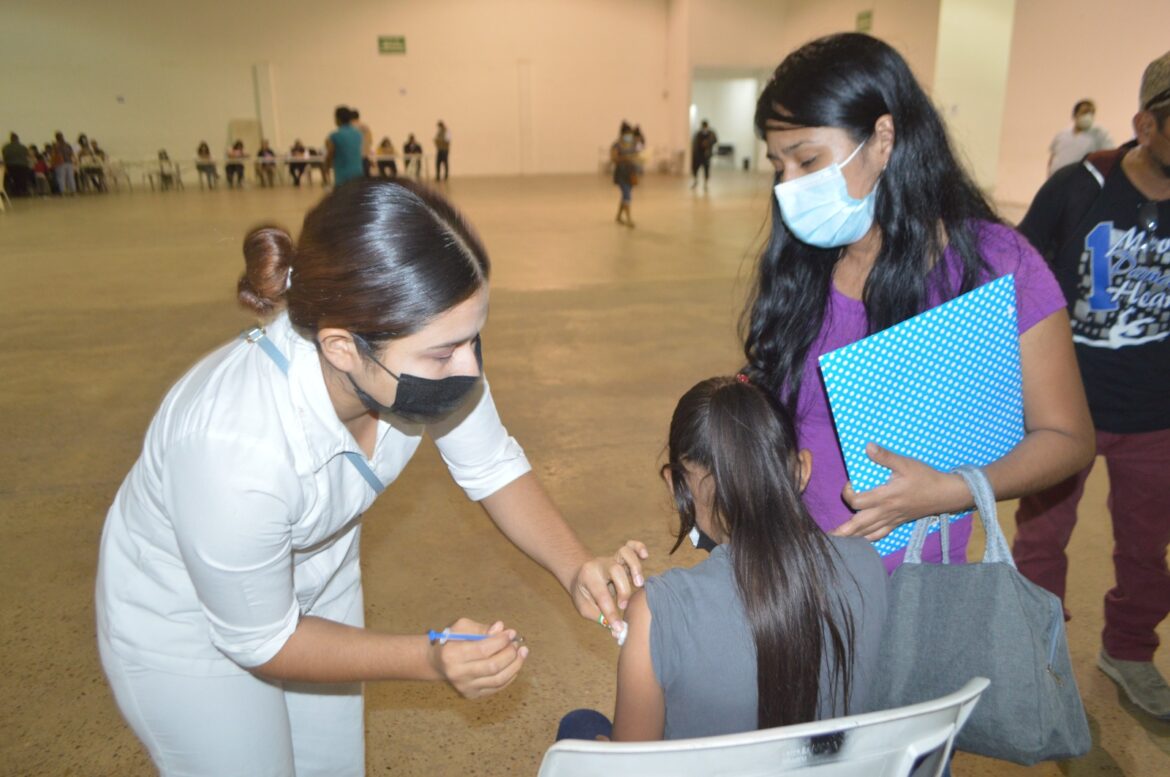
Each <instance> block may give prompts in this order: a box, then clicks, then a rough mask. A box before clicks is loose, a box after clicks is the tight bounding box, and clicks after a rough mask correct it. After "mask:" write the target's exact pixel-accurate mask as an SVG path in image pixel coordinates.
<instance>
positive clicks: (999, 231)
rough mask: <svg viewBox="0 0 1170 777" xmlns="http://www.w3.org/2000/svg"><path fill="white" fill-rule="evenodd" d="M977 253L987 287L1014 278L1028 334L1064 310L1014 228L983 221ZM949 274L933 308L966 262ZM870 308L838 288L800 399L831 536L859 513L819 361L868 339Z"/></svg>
mask: <svg viewBox="0 0 1170 777" xmlns="http://www.w3.org/2000/svg"><path fill="white" fill-rule="evenodd" d="M979 249H980V253H981V254H982V256H983V259H984V261H985V262H986V263H987V265H988V267H990V268H991V273H990V275H988V276H987V277H985V278H982V279H981V283H986V282H988V281H991V280H994V279H995V278H999V277H1001V276H1004V275H1007V274H1009V273H1014V274H1015V279H1016V310H1017V317H1018V319H1019V329H1020V332H1021V333H1023V332H1025V331H1027V330H1028V329H1031V328H1032V327H1033V326H1035V325H1036V324H1037V323H1039V322H1040V321H1041V320H1043V319H1045V318H1047V317H1048V316H1050V315H1051V314H1053V313H1055V312H1056V311H1058V310H1063V309H1064V308H1065V300H1064V295H1063V294H1062V293H1061V291H1060V286H1059V285H1058V284H1057V282H1056V278H1055V277H1054V276H1053V274H1052V271H1051V270H1050V269H1049V268H1048V265H1047V264H1046V263H1045V261H1044V259H1043V258H1042V257H1041V256H1040V254H1038V253H1036V250H1035V249H1034V248H1032V246H1031V245H1030V244H1029V243H1028V241H1027V240H1025V239H1024V238H1023V237H1022V236H1021V235H1020V234H1019V233H1017V232H1016V231H1015V230H1013V229H1011V228H1009V227H1005V226H1002V225H999V224H991V223H983V224H981V225H980V227H979ZM940 271H943V272H946V278H947V282H948V283H947V286H948V288H950V289H951V292H950V294H949V295H947V296H946V297H945V298H944V297H943V295H941V294H940V293H939V292H938V290H937V288H932V289H930V291H929V292H928V298H927V307H928V308H933V307H936V306H938V305H940V304H942V303H943V302H946V301H947V300H949V299H952V298H954V297H955V296H956V292H957V291H958V289H959V285H960V283H961V281H962V262H961V261H960V259H959V257H958V255H957V254H956V253H955V252H954V251H952V250H951V249H949V248H948V249H947V250H946V251H945V252H944V253H943V259H942V262H940V263H939V265H938V267H937V268H936V269H935V270H934V272H940ZM866 330H867V326H866V318H865V305H864V304H863V303H862V302H861V300H856V299H853V298H851V297H847V296H845V295H844V294H842V293H841V292H839V291H837V289H836V287H835V286H834V287H833V288H832V291H831V293H830V296H829V305H828V308H827V309H826V311H825V322H824V324H823V325H822V327H821V333H820V335H818V337H817V339H816V340H815V341H813V344H812V347H811V348H810V349H809V352H808V357H807V358H806V359H805V363H804V372H803V375H804V378H803V380H802V382H801V387H800V395H799V397H798V399H797V415H798V423H797V429H798V437H799V441H800V447H802V448H807V449H808V450H809V451H811V452H812V476H811V478H810V479H809V482H808V488H807V489H806V490H805V492H804V501H805V504H806V505H807V506H808V509H809V512H810V513H812V516H813V518H814V519H816V522H817V523H818V524H819V525H820V527H821V528H822V529H824V530H825V531H832V530H833V529H835V528H836V527H838V526H840V525H841V524H843V523H845V522H846V521H847V520H849V519H850V518H851V517H852V515H853V513H852V511H851V510H850V509H849V507H848V506H847V505H846V504H845V502H844V501H843V500H842V499H841V490H842V489H843V488H845V483H846V482H847V481H848V479H849V478H848V476H847V475H846V474H845V461H844V459H843V458H842V456H841V447H840V445H839V444H838V443H837V431H836V428H835V427H834V426H833V418H832V415H831V414H830V412H829V400H828V397H827V395H826V394H825V384H824V381H823V379H822V378H821V372H820V367H819V365H818V363H817V359H818V357H820V356H821V355H822V354H825V353H828V352H829V351H832V350H835V349H837V348H841V347H843V346H846V345H849V344H850V343H854V342H857V341H858V340H860V339H862V338H864V337H865V336H866V335H867V334H868V332H867V331H866ZM950 536H951V558H952V560H953V561H955V562H957V563H962V562H963V561H964V560H965V558H966V552H967V540H968V539H970V537H971V519H970V518H966V519H964V520H962V521H958V522H956V523H955V524H954V525H953V526H952V527H951V533H950ZM904 555H905V551H898V552H896V553H892V554H890V555H888V556H885V557H884V558H883V559H882V560H883V562H884V563H885V565H886V569H887V570H890V571H892V570H893V569H894V568H895V567H896V566H898V565H899V564H901V563H902V557H903V556H904ZM923 559H924V560H927V561H936V562H937V561H940V560H941V559H942V553H941V550H940V548H939V540H938V535H937V534H934V535H932V536H931V537H930V538H929V539H928V540H927V543H926V548H925V550H924V551H923Z"/></svg>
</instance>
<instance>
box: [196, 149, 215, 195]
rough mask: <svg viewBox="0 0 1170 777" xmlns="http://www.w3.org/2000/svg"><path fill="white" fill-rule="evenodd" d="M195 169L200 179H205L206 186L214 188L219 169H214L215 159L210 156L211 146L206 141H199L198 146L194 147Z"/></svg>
mask: <svg viewBox="0 0 1170 777" xmlns="http://www.w3.org/2000/svg"><path fill="white" fill-rule="evenodd" d="M195 170H196V171H198V173H199V179H200V180H204V179H206V180H207V188H208V189H214V188H215V185H216V183H218V182H219V171H217V170H216V169H215V159H213V158H212V156H211V146H209V145H207V141H206V140H204V141H200V143H199V148H197V149H195Z"/></svg>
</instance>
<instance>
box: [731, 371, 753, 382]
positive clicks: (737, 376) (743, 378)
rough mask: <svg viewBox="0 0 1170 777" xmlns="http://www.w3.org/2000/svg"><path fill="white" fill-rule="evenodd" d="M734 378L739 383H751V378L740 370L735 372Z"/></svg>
mask: <svg viewBox="0 0 1170 777" xmlns="http://www.w3.org/2000/svg"><path fill="white" fill-rule="evenodd" d="M735 379H736V381H738V382H739V383H747V384H750V383H751V380H750V379H749V378H748V376H747V375H744V374H743V373H742V372H737V373H736V374H735Z"/></svg>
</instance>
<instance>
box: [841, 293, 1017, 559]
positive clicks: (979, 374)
mask: <svg viewBox="0 0 1170 777" xmlns="http://www.w3.org/2000/svg"><path fill="white" fill-rule="evenodd" d="M820 365H821V373H822V375H823V376H824V379H825V387H826V389H827V390H828V395H829V406H830V407H831V408H832V411H833V421H834V423H835V424H836V426H837V440H838V441H839V442H840V444H841V452H842V453H843V454H844V457H845V469H846V471H847V472H848V473H849V480H850V481H851V482H852V483H853V488H854V489H855V490H857V491H868V490H869V489H871V488H874V487H875V486H879V485H881V484H883V483H885V482H886V480H887V479H888V477H889V475H890V471H889V470H888V469H886V468H885V467H882V466H879V465H878V464H875V463H874V462H873V461H871V460H870V458H869V457H868V456H866V455H865V445H866V443H868V442H875V443H877V444H878V445H881V446H883V447H885V448H887V449H889V450H891V451H893V452H894V453H898V454H901V455H903V456H909V457H911V458H915V459H918V460H920V461H924V462H926V463H927V464H929V465H930V466H932V467H934V468H935V469H938V470H941V471H944V472H949V471H950V470H952V469H954V468H955V467H957V466H959V465H960V464H972V465H975V466H983V465H985V464H990V463H991V462H992V461H995V460H996V459H998V458H1000V457H1002V456H1003V455H1004V454H1006V453H1007V452H1008V451H1010V450H1011V449H1012V448H1014V447H1015V446H1016V444H1017V443H1019V441H1020V440H1022V439H1023V438H1024V394H1023V383H1022V380H1021V375H1020V338H1019V331H1018V329H1017V326H1016V286H1015V278H1014V277H1013V276H1012V275H1005V276H1003V277H1001V278H998V279H996V280H994V281H991V282H990V283H987V284H985V285H983V286H980V287H979V288H977V289H975V290H974V291H971V292H968V293H967V294H964V295H962V296H960V297H956V298H955V299H953V300H951V301H950V302H946V303H944V304H942V305H939V306H938V307H936V308H933V309H931V310H928V311H926V312H925V313H921V314H919V315H917V316H914V317H913V318H910V319H907V320H906V321H903V322H902V323H900V324H896V325H894V326H892V327H890V328H889V329H886V330H884V331H882V332H878V333H877V334H874V335H870V336H869V337H866V338H865V339H864V340H859V341H857V342H856V343H853V344H851V345H847V346H845V347H844V348H838V349H837V350H835V351H831V352H830V353H826V354H825V355H824V356H822V357H821V358H820ZM964 515H969V513H965V514H964ZM964 515H959V516H955V517H954V518H953V519H952V520H958V519H959V518H962V517H964ZM913 528H914V522H910V523H904V524H902V525H901V526H899V527H898V528H896V529H894V530H893V531H891V532H890V533H889V534H887V535H886V536H885V537H883V538H882V539H880V540H878V541H877V542H875V543H874V547H875V548H876V549H877V551H878V553H880V554H881V555H883V556H886V555H889V554H890V553H893V552H895V551H897V550H901V549H902V548H904V547H906V544H907V543H908V542H909V540H910V533H911V532H912V531H913ZM934 530H935V531H937V527H936V528H935V529H934Z"/></svg>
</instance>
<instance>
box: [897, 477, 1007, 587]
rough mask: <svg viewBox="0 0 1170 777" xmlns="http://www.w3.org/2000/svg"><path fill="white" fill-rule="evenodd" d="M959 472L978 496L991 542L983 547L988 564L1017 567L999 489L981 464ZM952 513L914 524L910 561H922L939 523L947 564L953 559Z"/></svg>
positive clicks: (981, 516) (907, 558)
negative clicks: (999, 502) (1001, 516)
mask: <svg viewBox="0 0 1170 777" xmlns="http://www.w3.org/2000/svg"><path fill="white" fill-rule="evenodd" d="M954 472H955V474H957V475H959V476H960V477H962V478H963V481H964V482H965V483H966V484H967V488H969V489H971V494H972V495H973V496H974V497H975V509H977V510H978V511H979V520H980V521H982V522H983V533H984V534H985V535H986V537H987V542H986V543H985V545H984V546H983V561H982V562H981V563H984V564H996V563H999V564H1009V565H1011V567H1012V568H1013V569H1014V568H1015V566H1016V562H1015V560H1014V559H1013V558H1012V551H1011V548H1009V547H1008V542H1007V538H1006V537H1004V536H1003V529H1001V528H1000V527H999V518H998V515H997V513H996V508H995V492H994V491H992V490H991V483H989V482H988V481H987V475H984V474H983V470H981V469H979V468H978V467H971V466H968V465H965V464H964V465H963V466H961V467H956V468H955V470H954ZM950 519H951V516H950V515H928V516H926V517H924V518H919V519H918V521H917V522H916V524H915V526H914V533H913V534H911V535H910V542H909V544H907V545H906V558H905V561H904V563H906V564H921V563H922V548H923V546H925V545H926V536H927V534H928V533H929V531H930V527H931V526H933V525H934V524H935V523H936V522H937V523H938V524H939V539H940V541H941V544H942V557H943V563H944V564H946V563H949V559H950V544H951V543H950V534H951V533H950V531H949V528H950V523H951V520H950Z"/></svg>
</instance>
